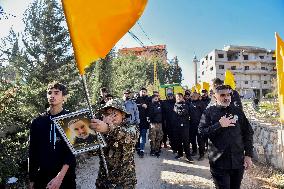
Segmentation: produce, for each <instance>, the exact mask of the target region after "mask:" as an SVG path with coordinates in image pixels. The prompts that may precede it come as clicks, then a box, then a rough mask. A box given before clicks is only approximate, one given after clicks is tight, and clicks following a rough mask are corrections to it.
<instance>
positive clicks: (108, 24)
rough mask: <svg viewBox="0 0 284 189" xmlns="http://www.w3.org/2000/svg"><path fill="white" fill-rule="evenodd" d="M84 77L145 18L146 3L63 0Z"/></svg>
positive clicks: (78, 64) (73, 43) (80, 69)
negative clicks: (141, 18)
mask: <svg viewBox="0 0 284 189" xmlns="http://www.w3.org/2000/svg"><path fill="white" fill-rule="evenodd" d="M62 4H63V9H64V13H65V16H66V20H67V25H68V29H69V32H70V36H71V41H72V45H73V49H74V53H75V58H76V62H77V67H78V69H79V72H80V74H81V75H83V74H84V73H85V68H87V67H88V66H89V65H90V64H91V63H92V62H94V61H96V60H98V59H99V58H104V57H105V56H106V55H107V54H108V52H109V51H110V50H111V49H112V48H113V46H114V45H115V44H116V43H117V41H118V40H119V39H120V38H121V37H123V35H124V34H125V33H126V32H127V31H128V30H129V29H130V28H131V27H132V26H133V25H134V24H135V22H136V21H137V20H138V19H139V17H140V16H141V15H142V13H143V11H144V8H145V6H146V4H147V0H62Z"/></svg>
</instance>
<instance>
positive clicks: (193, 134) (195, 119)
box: [189, 92, 205, 161]
mask: <svg viewBox="0 0 284 189" xmlns="http://www.w3.org/2000/svg"><path fill="white" fill-rule="evenodd" d="M199 97H200V94H199V93H197V92H193V93H191V110H192V111H191V112H192V113H191V119H190V129H189V134H190V141H191V145H192V155H193V156H194V155H196V154H197V144H196V139H197V142H198V150H199V158H198V160H199V161H201V160H203V157H204V153H205V140H204V138H203V137H202V136H201V135H200V134H198V132H197V131H198V125H199V123H200V118H201V115H202V113H203V111H204V102H202V101H201V100H199Z"/></svg>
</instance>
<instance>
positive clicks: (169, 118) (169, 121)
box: [162, 99, 175, 128]
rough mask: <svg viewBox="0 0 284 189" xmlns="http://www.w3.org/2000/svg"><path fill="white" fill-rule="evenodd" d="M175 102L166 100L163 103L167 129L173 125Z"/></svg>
mask: <svg viewBox="0 0 284 189" xmlns="http://www.w3.org/2000/svg"><path fill="white" fill-rule="evenodd" d="M174 106H175V100H174V99H173V100H165V101H163V102H162V112H163V120H164V122H165V125H166V127H167V128H171V127H172V125H173V115H174Z"/></svg>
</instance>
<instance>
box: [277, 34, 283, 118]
mask: <svg viewBox="0 0 284 189" xmlns="http://www.w3.org/2000/svg"><path fill="white" fill-rule="evenodd" d="M275 38H276V67H277V82H278V99H279V107H280V120H281V122H282V123H284V42H283V41H282V39H281V38H280V37H279V35H278V34H277V33H275Z"/></svg>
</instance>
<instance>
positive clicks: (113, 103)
mask: <svg viewBox="0 0 284 189" xmlns="http://www.w3.org/2000/svg"><path fill="white" fill-rule="evenodd" d="M108 108H114V109H117V110H120V111H121V112H124V113H125V114H126V115H130V113H129V112H128V111H127V110H126V108H125V106H124V102H123V101H122V100H119V99H117V98H116V99H112V100H110V101H108V102H107V103H106V104H105V105H104V106H103V107H102V108H101V109H100V111H101V112H102V113H104V112H105V110H106V109H108Z"/></svg>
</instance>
